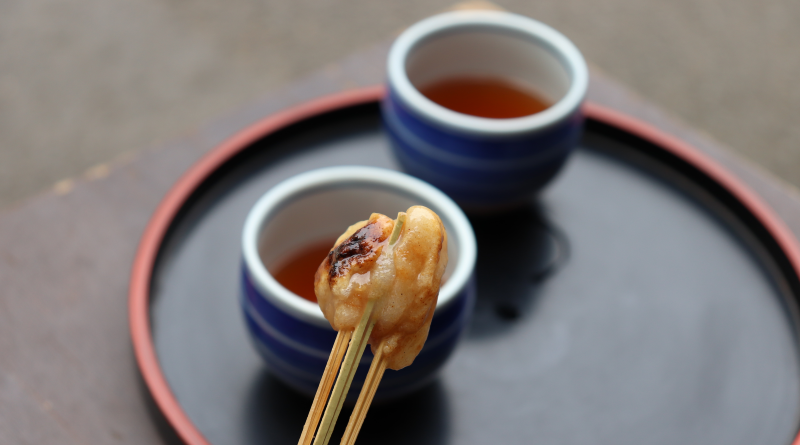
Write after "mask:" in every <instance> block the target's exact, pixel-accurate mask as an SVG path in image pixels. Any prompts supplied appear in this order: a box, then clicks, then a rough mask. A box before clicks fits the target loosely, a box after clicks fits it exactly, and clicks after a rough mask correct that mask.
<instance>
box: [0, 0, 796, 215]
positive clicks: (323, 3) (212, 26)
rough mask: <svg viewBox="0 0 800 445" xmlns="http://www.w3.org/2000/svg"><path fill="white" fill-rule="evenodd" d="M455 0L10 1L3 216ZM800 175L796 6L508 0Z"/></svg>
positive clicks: (0, 136) (728, 1) (694, 120)
mask: <svg viewBox="0 0 800 445" xmlns="http://www.w3.org/2000/svg"><path fill="white" fill-rule="evenodd" d="M454 3H455V2H454V1H453V0H424V1H423V0H404V1H388V0H386V1H375V0H372V1H367V0H353V1H334V0H292V1H288V0H227V1H219V0H113V1H109V0H74V1H65V0H3V1H0V212H1V211H3V210H4V209H8V208H10V207H13V206H14V203H16V202H20V201H21V200H24V199H25V198H26V197H29V196H31V195H35V194H37V193H39V192H41V191H43V190H46V189H49V188H51V187H53V185H54V184H56V183H57V182H58V181H60V180H62V179H65V178H70V177H75V176H78V175H81V174H84V172H86V171H87V169H91V167H92V166H94V165H97V164H99V163H104V162H109V161H111V160H115V159H119V158H120V157H124V156H134V155H135V154H136V153H137V152H139V151H141V150H145V149H148V148H149V147H154V146H158V145H159V144H161V143H165V142H167V141H170V140H174V139H177V138H181V137H186V135H189V134H191V132H192V131H193V129H195V128H198V127H200V126H203V125H204V124H206V123H208V122H210V121H213V120H214V119H215V118H217V117H219V116H221V115H224V114H225V113H229V112H231V111H232V110H236V109H238V108H240V107H242V106H245V105H247V104H249V103H251V102H253V101H254V100H255V99H256V98H259V97H261V96H263V95H265V94H266V93H267V92H269V91H271V90H274V89H276V88H280V87H281V86H282V85H284V84H287V83H290V82H292V81H293V80H295V79H297V78H299V77H302V76H304V75H307V74H310V73H312V72H314V71H317V70H320V69H322V68H324V67H325V66H326V65H329V64H331V63H333V62H335V61H337V60H339V59H341V58H342V57H344V56H346V55H348V54H351V53H353V52H356V51H358V50H359V49H363V48H365V47H368V46H370V45H374V44H376V43H379V42H385V41H389V40H390V39H392V38H393V37H394V36H395V35H396V34H397V33H398V32H399V31H400V30H401V29H402V28H404V27H406V26H408V25H410V24H411V23H413V22H415V21H417V20H419V19H422V18H424V17H426V16H428V15H432V14H435V13H437V12H440V11H442V10H445V9H447V8H449V7H451V6H452V5H453V4H454ZM495 3H496V4H497V5H499V6H501V7H503V8H505V9H508V10H510V11H512V12H517V13H521V14H524V15H528V16H530V17H533V18H535V19H537V20H540V21H543V22H545V23H547V24H549V25H551V26H553V27H555V28H557V29H559V30H560V31H562V32H563V33H564V34H566V35H567V37H569V38H570V39H572V40H573V41H574V42H575V43H576V44H577V46H578V47H579V48H580V49H581V50H582V51H583V53H584V55H585V56H586V58H587V60H588V61H589V63H590V64H591V65H592V66H593V68H595V69H599V70H600V71H603V72H605V73H606V74H607V75H609V76H610V77H612V78H615V79H616V80H618V81H620V82H622V83H623V84H625V85H627V86H628V87H629V88H631V89H632V90H634V91H635V92H637V93H638V94H640V95H641V96H642V97H644V98H645V99H648V100H650V101H652V102H654V103H656V104H657V105H659V106H661V107H662V108H663V109H666V110H667V111H669V112H671V113H673V114H674V115H675V116H677V117H678V118H679V119H682V120H683V121H685V122H687V123H688V124H690V125H691V126H693V127H695V128H696V129H700V130H702V131H705V132H706V133H708V134H709V135H711V137H713V138H715V139H716V140H718V141H721V142H722V143H724V144H726V145H727V146H729V147H730V148H731V149H733V150H734V151H736V152H738V153H740V154H741V155H743V156H744V157H746V158H749V159H750V160H752V161H753V162H755V163H757V164H760V165H761V166H763V167H764V168H766V169H768V170H770V171H771V172H772V173H774V175H776V176H778V177H780V178H782V179H783V180H784V181H786V182H789V183H792V184H794V185H800V87H798V85H797V83H798V80H800V26H798V24H800V1H797V0H760V1H756V0H652V1H646V2H645V1H641V0H537V1H524V0H498V1H496V2H495Z"/></svg>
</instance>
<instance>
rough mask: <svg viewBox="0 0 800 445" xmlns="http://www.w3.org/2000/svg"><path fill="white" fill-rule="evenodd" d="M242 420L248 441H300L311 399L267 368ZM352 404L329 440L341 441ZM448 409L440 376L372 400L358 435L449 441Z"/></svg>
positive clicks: (418, 444) (387, 440)
mask: <svg viewBox="0 0 800 445" xmlns="http://www.w3.org/2000/svg"><path fill="white" fill-rule="evenodd" d="M250 394H251V397H250V399H249V400H248V401H247V403H248V407H247V409H246V410H245V412H247V413H248V417H247V418H245V419H243V421H244V422H245V425H244V429H245V431H246V432H247V433H246V434H247V436H248V440H247V442H248V443H253V444H296V443H297V439H298V438H299V437H300V432H301V431H302V429H303V424H304V423H305V420H306V416H308V410H309V408H310V407H311V399H310V398H307V397H304V396H302V395H299V394H298V393H296V392H294V391H293V390H291V389H290V388H288V387H286V386H284V385H283V384H282V383H280V382H279V381H278V380H277V379H275V378H274V377H273V376H272V375H271V374H269V372H267V371H265V372H263V373H262V374H261V375H260V376H259V378H258V379H257V380H256V381H255V382H253V390H252V391H250ZM351 410H352V407H350V406H345V407H344V408H343V409H342V412H341V414H340V416H339V420H338V422H337V424H336V429H335V430H334V433H333V436H332V437H331V441H330V443H331V444H336V443H339V442H340V440H341V436H342V433H343V432H344V429H345V427H346V426H347V420H348V419H349V418H350V412H351ZM448 435H449V411H448V406H447V398H446V396H445V392H444V389H443V388H442V385H441V384H440V383H439V381H438V380H436V381H434V382H433V383H431V384H430V385H428V386H426V387H424V388H422V389H420V390H418V391H416V392H414V393H413V394H411V395H409V396H407V397H404V398H402V399H399V400H395V401H392V402H390V403H384V404H376V405H373V406H372V407H371V408H370V410H369V414H367V418H366V420H365V421H364V426H363V428H362V429H361V432H360V434H359V435H358V443H365V444H367V443H380V444H383V445H391V444H415V445H426V444H431V445H433V444H437V445H441V444H442V443H447V442H448V440H447V438H448Z"/></svg>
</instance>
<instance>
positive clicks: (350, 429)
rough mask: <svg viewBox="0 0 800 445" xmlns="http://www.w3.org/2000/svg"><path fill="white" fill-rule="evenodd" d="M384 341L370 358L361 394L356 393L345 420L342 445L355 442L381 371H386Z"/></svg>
mask: <svg viewBox="0 0 800 445" xmlns="http://www.w3.org/2000/svg"><path fill="white" fill-rule="evenodd" d="M383 346H384V342H381V344H380V346H379V347H378V348H377V351H378V352H377V353H376V354H375V357H374V358H373V359H372V364H371V365H370V367H369V373H368V374H367V379H366V380H365V381H364V386H363V387H362V388H361V394H359V395H358V401H357V402H356V406H355V408H353V413H352V414H350V420H349V421H348V422H347V429H345V431H344V435H343V436H342V442H341V444H342V445H353V444H355V443H356V438H357V437H358V432H359V431H361V426H362V425H363V424H364V419H365V418H366V417H367V411H368V410H369V406H370V405H371V404H372V399H373V398H374V397H375V392H376V391H377V390H378V385H379V384H380V383H381V378H383V373H384V371H386V360H385V359H384V357H383Z"/></svg>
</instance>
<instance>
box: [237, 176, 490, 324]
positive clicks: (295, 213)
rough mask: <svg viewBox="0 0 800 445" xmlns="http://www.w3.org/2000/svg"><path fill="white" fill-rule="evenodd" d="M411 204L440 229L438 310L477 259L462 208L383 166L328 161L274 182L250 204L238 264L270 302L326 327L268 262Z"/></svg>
mask: <svg viewBox="0 0 800 445" xmlns="http://www.w3.org/2000/svg"><path fill="white" fill-rule="evenodd" d="M412 205H423V206H426V207H428V208H430V209H431V210H433V211H434V212H436V213H437V214H438V215H439V217H440V218H441V220H442V223H443V224H444V226H445V229H446V230H447V236H448V257H449V261H448V265H447V269H446V271H445V275H444V284H443V285H442V287H441V289H440V291H439V299H438V303H437V307H436V310H437V311H438V310H440V309H443V308H444V307H445V306H447V305H449V303H450V302H451V301H454V300H455V299H456V298H455V297H456V296H457V295H459V293H460V292H461V291H462V290H463V289H464V288H465V286H466V284H467V282H468V281H469V279H470V277H471V276H472V273H473V270H474V268H475V261H476V258H477V249H476V242H475V234H474V233H473V231H472V226H471V225H470V223H469V221H468V220H467V218H466V216H465V215H464V213H463V211H462V210H461V209H460V208H459V207H458V206H457V205H456V203H455V202H453V201H452V200H451V199H450V198H448V197H447V196H446V195H445V194H444V193H442V192H441V191H439V190H438V189H436V188H434V187H433V186H431V185H429V184H427V183H425V182H422V181H420V180H418V179H416V178H412V177H411V176H408V175H406V174H403V173H399V172H395V171H391V170H385V169H379V168H373V167H355V166H350V167H329V168H324V169H319V170H315V171H311V172H306V173H303V174H300V175H297V176H295V177H293V178H290V179H288V180H286V181H284V182H283V183H281V184H278V185H277V186H275V187H274V188H273V189H272V190H270V191H269V192H267V193H266V194H265V195H264V196H263V197H262V198H261V199H260V200H259V201H258V202H257V203H256V205H255V206H254V207H253V209H252V210H251V211H250V214H249V215H248V217H247V220H246V222H245V227H244V232H243V236H242V250H243V257H244V264H245V267H246V268H247V270H248V272H249V275H250V276H251V278H252V280H253V284H254V285H255V286H256V287H257V288H258V289H260V291H261V293H262V294H263V295H264V297H265V298H267V299H268V300H270V301H271V302H272V303H273V304H275V305H276V306H278V307H280V308H282V309H283V310H285V311H287V312H289V313H290V314H292V315H294V316H295V317H297V318H300V319H302V320H305V321H307V322H310V323H313V324H316V325H319V326H322V327H329V324H328V322H327V320H325V318H324V317H323V315H322V311H321V310H320V308H319V306H318V305H317V304H316V303H312V302H311V301H308V300H306V299H304V298H302V297H300V296H298V295H296V294H294V293H292V292H290V291H289V290H288V289H286V288H285V287H283V286H282V285H281V284H280V283H278V281H277V280H276V279H275V278H274V277H273V276H272V274H271V273H270V269H271V268H274V267H275V266H276V265H278V264H279V263H280V262H281V261H282V260H285V259H286V258H287V255H289V254H291V253H293V252H294V251H296V250H297V249H299V248H302V247H305V246H308V245H309V244H312V243H315V242H318V241H322V240H331V242H332V241H333V240H334V239H336V238H337V237H338V236H339V235H341V234H342V233H343V232H344V231H345V230H346V229H347V227H349V226H350V225H352V224H354V223H356V222H358V221H363V220H366V219H368V218H369V217H370V215H371V214H372V213H383V214H384V215H387V216H389V217H391V218H395V217H396V215H397V213H398V212H402V211H405V210H407V209H408V208H409V207H411V206H412ZM331 247H333V246H332V244H331ZM322 260H323V258H320V263H321V262H322Z"/></svg>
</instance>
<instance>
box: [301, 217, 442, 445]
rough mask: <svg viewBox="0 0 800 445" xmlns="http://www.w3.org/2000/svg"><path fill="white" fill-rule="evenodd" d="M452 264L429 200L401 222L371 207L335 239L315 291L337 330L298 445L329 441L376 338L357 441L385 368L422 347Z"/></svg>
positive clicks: (346, 439)
mask: <svg viewBox="0 0 800 445" xmlns="http://www.w3.org/2000/svg"><path fill="white" fill-rule="evenodd" d="M446 267H447V232H446V231H445V228H444V225H443V224H442V221H441V219H439V216H438V215H436V213H434V212H433V211H431V210H430V209H428V208H426V207H423V206H412V207H411V208H409V209H408V210H407V211H406V212H400V213H399V214H398V215H397V219H396V220H392V219H390V218H389V217H387V216H385V215H381V214H378V213H373V214H372V215H371V216H370V218H369V219H368V220H366V221H361V222H358V223H356V224H353V225H352V226H350V227H349V228H348V229H347V230H346V231H345V232H344V234H342V235H341V236H340V237H339V239H337V240H336V243H335V245H334V247H333V248H332V249H331V250H330V252H329V253H328V255H327V256H326V257H325V258H324V260H323V261H322V264H320V266H319V269H318V270H317V273H316V275H315V277H314V290H315V292H316V295H317V299H318V300H319V304H320V308H321V309H322V312H323V314H324V315H325V318H326V319H327V320H328V321H330V323H331V326H332V327H333V328H334V329H336V330H337V331H338V332H339V334H338V335H337V337H336V342H335V343H334V346H333V348H332V350H331V355H330V358H329V359H328V364H327V366H326V367H325V372H324V374H323V376H322V379H321V381H320V384H319V388H318V389H317V394H316V396H315V397H314V401H313V403H312V405H311V409H310V411H309V414H308V419H307V420H306V423H305V426H304V427H303V431H302V434H301V436H300V440H299V442H298V444H299V445H309V444H311V441H312V439H314V438H315V437H316V438H315V440H314V444H315V445H325V444H327V443H328V441H329V440H330V437H331V434H332V433H333V428H334V426H335V425H336V420H337V418H338V416H339V412H340V411H341V409H342V405H343V404H344V399H345V396H346V394H347V392H348V390H349V388H350V383H351V382H352V380H353V376H354V375H355V369H356V367H357V366H356V365H357V364H358V363H359V362H360V361H361V356H362V354H363V353H364V349H365V348H366V346H367V344H370V345H371V346H372V352H373V354H374V358H373V360H372V364H371V366H370V369H369V373H368V374H367V379H366V381H365V382H364V386H363V387H362V389H361V393H360V395H359V397H358V401H357V402H356V405H355V408H354V409H353V413H352V414H351V416H350V420H349V422H348V424H347V429H346V430H345V432H344V436H343V437H342V443H343V444H352V443H355V440H356V437H357V436H358V432H359V430H360V429H361V425H362V424H363V422H364V418H365V417H366V415H367V410H368V409H369V406H370V404H371V403H372V399H373V397H374V396H375V392H376V391H377V389H378V385H379V384H380V381H381V378H382V377H383V373H384V371H385V370H386V369H387V368H389V369H394V370H399V369H402V368H405V367H406V366H408V365H410V364H411V363H412V362H413V361H414V358H416V356H417V354H419V352H420V351H421V350H422V346H423V344H424V343H425V340H426V339H427V336H428V330H429V328H430V324H431V320H432V318H433V312H434V309H435V307H436V301H437V297H438V295H439V285H440V284H441V281H442V275H443V274H444V271H445V269H446ZM345 351H346V354H345ZM342 360H344V361H342ZM337 372H338V378H337ZM334 379H335V380H336V385H335V386H334ZM331 389H333V392H332V393H331ZM329 395H330V398H329ZM326 402H327V406H326ZM323 410H324V416H323ZM320 420H321V423H320ZM318 425H319V428H317V426H318ZM315 432H316V435H315Z"/></svg>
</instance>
